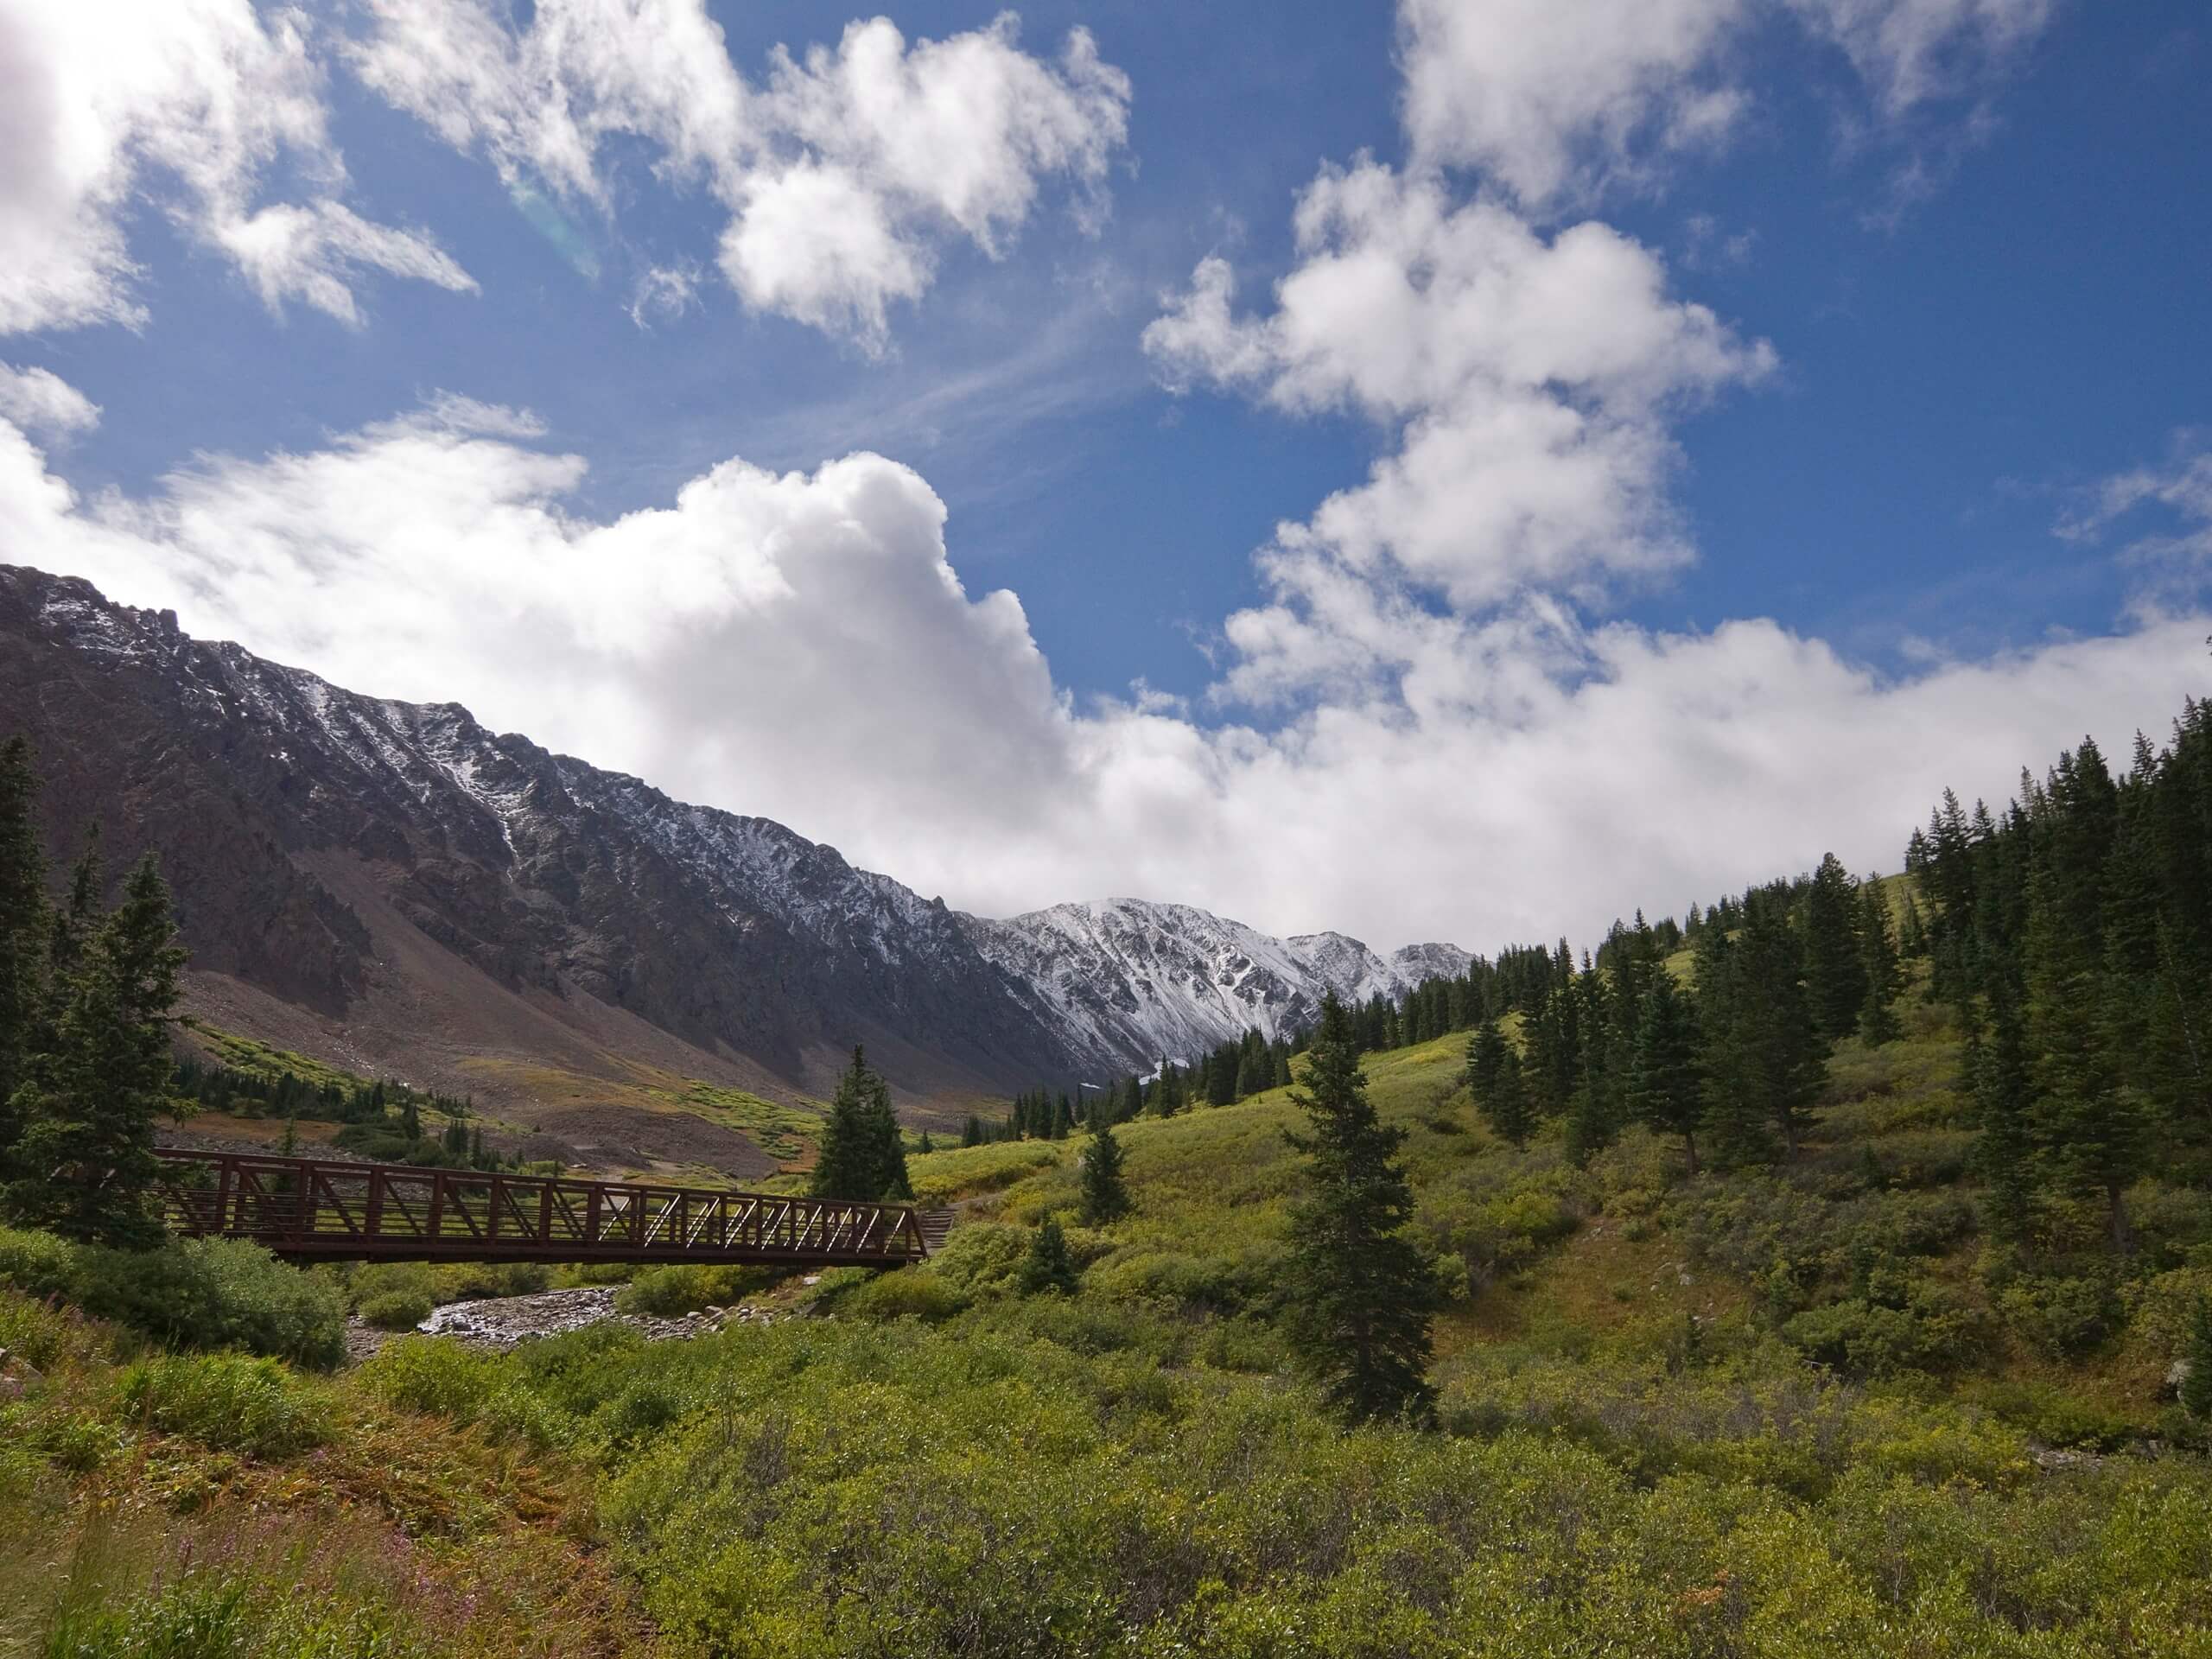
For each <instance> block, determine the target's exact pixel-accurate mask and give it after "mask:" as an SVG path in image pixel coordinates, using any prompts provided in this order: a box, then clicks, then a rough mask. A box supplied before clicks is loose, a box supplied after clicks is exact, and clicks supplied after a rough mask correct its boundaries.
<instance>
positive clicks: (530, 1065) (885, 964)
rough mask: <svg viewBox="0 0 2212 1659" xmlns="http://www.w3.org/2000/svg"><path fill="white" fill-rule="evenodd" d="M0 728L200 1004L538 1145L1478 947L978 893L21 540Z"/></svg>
mask: <svg viewBox="0 0 2212 1659" xmlns="http://www.w3.org/2000/svg"><path fill="white" fill-rule="evenodd" d="M64 711H66V716H65V712H64ZM0 729H6V730H10V731H22V732H23V733H24V734H26V735H27V736H29V738H30V740H31V741H32V743H33V745H34V747H35V752H36V753H37V754H38V755H39V757H40V764H41V771H42V772H43V773H44V776H45V789H44V792H43V797H42V798H43V804H44V810H45V814H46V817H47V823H46V828H47V830H48V836H49V839H50V841H51V842H52V844H54V845H58V846H64V847H73V846H75V845H77V844H79V842H81V841H82V840H83V838H84V837H85V836H86V834H87V833H88V831H90V830H91V829H92V826H93V825H94V824H98V826H99V833H100V835H101V836H102V837H103V842H104V849H105V854H106V855H107V857H108V858H109V860H110V861H111V867H115V866H120V865H122V864H124V863H126V862H127V861H130V860H133V859H135V858H137V856H138V855H140V854H141V853H142V852H143V851H144V850H146V849H154V850H156V851H157V852H158V853H159V854H160V855H161V859H162V868H163V871H164V873H165V874H167V876H168V880H169V881H170V883H171V884H172V887H173V888H174V890H175V898H176V906H177V912H178V915H179V918H180V921H181V926H182V929H183V933H184V938H185V942H186V944H188V946H189V947H190V949H191V951H192V958H191V962H192V966H191V970H190V973H189V975H188V1008H189V1009H190V1011H191V1013H192V1014H193V1015H194V1017H195V1018H196V1019H197V1020H200V1021H201V1022H202V1023H203V1024H204V1025H205V1026H206V1027H209V1028H212V1029H214V1030H218V1031H220V1032H224V1033H239V1034H243V1035H245V1036H247V1037H251V1038H252V1039H257V1040H259V1041H261V1042H264V1043H266V1044H269V1045H272V1046H279V1047H282V1048H284V1049H288V1050H291V1051H295V1052H299V1053H302V1054H306V1055H308V1056H312V1057H316V1058H322V1059H324V1060H327V1061H328V1062H329V1063H331V1064H333V1065H340V1066H343V1067H346V1068H348V1069H350V1070H352V1071H357V1072H363V1073H368V1074H372V1075H390V1076H394V1077H404V1078H405V1079H406V1080H408V1081H409V1082H410V1083H413V1084H417V1085H418V1086H423V1087H429V1088H434V1089H438V1090H447V1091H450V1092H455V1093H461V1092H466V1093H468V1094H471V1095H473V1096H475V1098H476V1099H477V1100H478V1101H479V1102H480V1103H482V1104H483V1105H485V1106H486V1108H488V1109H490V1110H491V1111H492V1112H493V1113H494V1114H496V1115H497V1116H498V1117H499V1118H500V1119H503V1120H505V1121H506V1122H509V1123H511V1124H513V1125H515V1126H516V1127H517V1128H519V1129H523V1130H526V1131H528V1132H529V1133H530V1135H531V1140H532V1141H533V1142H534V1145H533V1147H532V1150H533V1151H535V1152H537V1153H538V1154H541V1155H548V1156H567V1157H569V1158H574V1159H580V1160H587V1161H598V1162H610V1161H611V1162H618V1163H620V1162H627V1163H632V1164H638V1163H645V1162H663V1161H676V1162H701V1163H706V1164H711V1165H714V1166H718V1167H720V1168H721V1169H723V1170H725V1171H727V1172H728V1173H733V1174H751V1173H760V1172H763V1171H765V1170H766V1169H767V1168H768V1167H770V1166H771V1164H772V1160H771V1159H770V1158H769V1157H768V1155H767V1154H766V1153H764V1152H763V1151H762V1150H761V1149H760V1147H759V1146H758V1144H757V1143H756V1139H755V1137H753V1136H752V1135H748V1134H747V1128H746V1126H745V1125H744V1124H743V1123H742V1122H739V1121H736V1120H732V1119H728V1118H727V1116H726V1115H725V1118H724V1121H720V1122H718V1121H716V1115H715V1113H714V1112H713V1111H712V1110H710V1109H709V1110H702V1111H691V1110H684V1109H680V1108H682V1107H683V1106H684V1105H686V1104H698V1105H710V1104H711V1103H712V1102H713V1101H715V1100H716V1099H717V1098H721V1096H722V1095H723V1094H724V1093H725V1092H726V1091H742V1092H744V1093H747V1094H749V1095H751V1096H759V1097H764V1098H766V1100H769V1101H782V1102H789V1101H792V1100H796V1099H799V1098H803V1097H806V1096H821V1095H823V1094H826V1093H827V1092H828V1089H829V1084H830V1083H831V1082H832V1081H833V1079H834V1077H835V1076H836V1071H837V1070H838V1068H839V1067H840V1066H841V1065H842V1064H843V1061H844V1058H845V1057H846V1056H847V1055H848V1053H849V1051H850V1049H851V1048H852V1046H854V1045H855V1043H861V1044H865V1045H866V1046H867V1048H868V1052H869V1054H870V1056H871V1058H872V1060H873V1061H874V1064H876V1065H878V1066H879V1067H880V1068H881V1070H882V1071H884V1072H885V1074H886V1075H887V1077H889V1079H890V1080H891V1082H892V1083H893V1086H894V1087H895V1088H896V1089H897V1090H898V1091H899V1097H900V1100H901V1103H902V1106H903V1107H904V1108H905V1109H906V1112H907V1113H908V1115H909V1116H911V1117H912V1118H913V1119H914V1120H915V1121H917V1122H925V1123H930V1122H937V1123H944V1122H953V1121H957V1116H958V1114H959V1113H961V1112H963V1111H964V1110H965V1109H967V1106H968V1105H969V1103H973V1102H975V1101H977V1100H979V1099H982V1098H986V1097H990V1096H1002V1095H1004V1094H1005V1093H1007V1092H1008V1091H1009V1090H1016V1089H1020V1088H1024V1087H1030V1086H1034V1085H1036V1084H1039V1083H1049V1084H1056V1085H1058V1086H1060V1087H1064V1088H1065V1087H1069V1086H1072V1085H1074V1084H1078V1083H1083V1082H1098V1083H1103V1082H1106V1081H1109V1080H1111V1079H1114V1078H1118V1077H1122V1076H1124V1075H1127V1074H1128V1073H1131V1072H1142V1071H1150V1070H1151V1069H1152V1068H1153V1067H1154V1066H1156V1065H1158V1064H1159V1062H1160V1059H1161V1058H1162V1057H1163V1056H1165V1057H1173V1058H1178V1059H1181V1058H1188V1057H1191V1056H1192V1055H1195V1054H1198V1053H1199V1052H1203V1051H1205V1050H1206V1049H1208V1048H1211V1047H1212V1046H1216V1045H1217V1044H1220V1043H1222V1042H1224V1041H1226V1040H1230V1039H1236V1038H1239V1037H1241V1036H1243V1033H1246V1032H1247V1031H1248V1030H1253V1029H1256V1030H1258V1031H1259V1032H1261V1033H1262V1034H1264V1035H1265V1036H1267V1037H1268V1038H1271V1039H1272V1038H1274V1037H1277V1036H1280V1035H1284V1034H1287V1033H1289V1032H1291V1031H1293V1030H1294V1029H1296V1028H1298V1027H1302V1026H1303V1025H1305V1024H1306V1023H1308V1022H1309V1021H1310V1020H1312V1018H1313V1015H1314V1014H1315V1013H1316V1011H1317V1010H1318V1008H1319V1004H1320V1001H1321V999H1322V997H1323V996H1324V995H1325V993H1327V992H1329V991H1332V990H1333V991H1336V992H1337V993H1338V994H1339V995H1343V996H1344V997H1346V998H1348V999H1356V1000H1359V1001H1364V1000H1366V999H1368V998H1370V997H1372V996H1375V995H1386V996H1389V997H1391V998H1393V999H1395V998H1397V997H1399V996H1401V995H1402V994H1403V993H1405V992H1406V991H1408V990H1409V989H1411V988H1413V987H1414V985H1415V984H1417V983H1418V982H1420V981H1421V980H1422V979H1424V978H1426V977H1428V976H1432V975H1437V974H1457V973H1459V972H1462V971H1464V970H1465V967H1466V965H1467V963H1468V962H1469V960H1470V958H1469V957H1468V954H1467V952H1465V950H1460V949H1459V948H1458V947H1456V946H1453V945H1448V944H1417V945H1412V946H1408V947H1407V948H1405V949H1403V950H1397V951H1395V952H1394V953H1392V954H1390V955H1388V956H1384V955H1381V954H1378V953H1377V952H1376V951H1375V950H1371V949H1370V948H1369V947H1368V946H1367V945H1365V944H1362V943H1361V942H1360V941H1358V940H1357V939H1353V938H1346V937H1344V935H1342V934H1338V933H1319V934H1311V935H1305V936H1300V937H1298V938H1287V939H1280V938H1270V937H1268V936H1267V935H1265V934H1262V933H1260V932H1258V931H1255V930H1254V929H1252V928H1249V927H1247V926H1244V925H1242V924H1240V923H1237V922H1234V921H1230V920H1226V919H1224V918H1221V917H1218V916H1214V915H1211V914H1210V913H1208V912H1205V911H1203V910H1198V909H1194V908H1192V907H1191V906H1184V905H1173V904H1160V903H1153V902H1149V901H1147V900H1143V899H1105V900H1099V901H1091V902H1084V903H1071V904H1060V905H1054V906H1051V907H1050V908H1048V909H1045V910H1041V911H1038V912H1033V913H1031V914H1027V915H1022V916H1015V917H1012V918H1007V919H1004V920H994V919H988V918H982V917H976V916H971V915H968V914H965V913H963V912H959V911H957V910H953V909H950V908H949V907H948V906H946V905H945V903H944V900H943V899H928V898H924V897H923V896H921V895H920V894H918V893H914V892H913V891H912V890H911V889H910V888H907V887H903V886H901V885H900V884H899V882H898V881H897V880H893V878H892V877H890V876H887V875H882V874H875V873H874V872H872V871H868V870H860V869H855V868H853V867H852V866H851V865H850V864H849V863H848V862H847V861H845V860H844V859H843V858H842V856H840V855H839V854H838V853H837V851H836V849H834V848H831V847H827V846H823V845H820V844H818V843H817V842H810V841H808V840H806V839H805V838H804V836H799V835H798V834H796V833H794V832H793V831H792V830H791V829H786V828H785V826H783V825H782V824H780V823H772V822H771V821H769V820H767V819H766V818H758V817H742V816H740V815H738V814H735V813H731V812H725V811H721V810H716V809H715V808H712V807H705V806H695V805H687V804H683V803H682V802H678V801H674V800H671V799H670V798H668V797H667V796H665V795H664V794H662V793H661V792H660V791H658V790H656V789H654V788H652V786H651V785H648V784H646V783H645V782H642V781H640V780H639V779H635V778H630V777H625V776H623V775H621V774H620V773H616V772H605V771H601V770H600V769H599V768H597V767H595V766H589V765H588V764H586V763H585V762H583V761H582V760H575V759H572V758H570V757H569V756H566V755H557V754H552V753H548V752H547V751H545V750H544V749H543V748H541V747H538V746H537V745H536V744H535V743H532V742H531V741H530V740H529V739H528V738H526V737H524V736H521V735H519V734H513V733H505V734H495V733H493V732H491V731H488V730H486V728H484V727H483V726H481V725H480V724H479V723H478V722H477V721H475V720H474V719H473V718H471V716H470V715H469V713H468V711H467V709H463V708H461V707H460V706H459V705H458V704H455V703H421V704H418V703H406V702H390V701H385V700H381V699H378V698H374V697H369V696H360V695H358V694H356V693H354V692H351V691H347V690H342V689H340V688H339V687H337V686H334V685H331V684H329V683H327V682H326V681H323V680H321V679H320V678H318V677H315V675H313V674H309V673H307V672H304V671H301V670H298V669H295V668H288V667H285V666H283V665H281V664H276V663H272V662H269V661H266V660H264V659H263V658H259V657H257V656H255V655H253V654H252V653H251V652H247V651H245V650H243V649H241V648H240V647H238V645H232V644H228V643H224V642H216V641H205V640H199V639H193V638H191V637H190V636H188V635H187V634H185V633H183V632H181V631H180V630H179V628H178V626H177V623H176V620H175V616H174V615H173V614H171V613H156V612H152V611H145V610H137V609H132V608H130V607H125V606H121V605H117V604H113V603H111V602H110V601H107V600H106V599H105V598H104V597H103V596H102V595H101V594H99V592H98V591H97V590H96V589H94V588H92V586H91V585H90V584H88V583H86V582H82V581H78V580H73V579H67V578H62V577H57V576H52V575H46V574H44V573H42V572H40V571H36V570H32V569H23V568H18V567H12V566H0ZM671 1105H675V1106H677V1107H678V1108H679V1109H677V1110H673V1111H671V1110H670V1109H669V1107H670V1106H671Z"/></svg>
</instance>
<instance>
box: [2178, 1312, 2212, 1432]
mask: <svg viewBox="0 0 2212 1659" xmlns="http://www.w3.org/2000/svg"><path fill="white" fill-rule="evenodd" d="M2182 1360H2183V1363H2184V1364H2185V1365H2186V1366H2187V1367H2188V1369H2187V1370H2184V1371H2183V1373H2182V1379H2181V1403H2182V1405H2183V1408H2185V1409H2186V1410H2187V1411H2188V1412H2189V1414H2190V1416H2192V1417H2196V1418H2199V1419H2203V1420H2212V1297H2204V1296H2200V1297H2198V1298H2197V1299H2196V1308H2195V1310H2194V1311H2193V1312H2192V1313H2191V1314H2190V1321H2189V1338H2188V1341H2187V1344H2185V1345H2184V1346H2183V1350H2182Z"/></svg>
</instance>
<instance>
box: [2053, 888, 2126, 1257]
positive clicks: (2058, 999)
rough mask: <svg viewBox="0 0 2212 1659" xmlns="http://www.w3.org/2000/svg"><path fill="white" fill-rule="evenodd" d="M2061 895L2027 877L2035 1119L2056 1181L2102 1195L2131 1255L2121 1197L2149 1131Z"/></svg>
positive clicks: (2117, 1238) (2119, 1244)
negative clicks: (2108, 1034)
mask: <svg viewBox="0 0 2212 1659" xmlns="http://www.w3.org/2000/svg"><path fill="white" fill-rule="evenodd" d="M2062 894H2063V888H2062V887H2061V886H2060V884H2059V882H2058V881H2057V880H2056V878H2054V877H2052V876H2050V874H2047V873H2046V872H2043V871H2038V872H2037V873H2036V874H2035V875H2034V876H2033V877H2032V878H2031V881H2030V886H2029V899H2028V906H2029V908H2028V925H2027V938H2026V941H2025V950H2024V967H2025V969H2026V973H2027V986H2028V1002H2027V1009H2026V1026H2027V1040H2028V1049H2029V1053H2030V1057H2031V1058H2030V1060H2029V1064H2028V1076H2029V1079H2030V1082H2031V1085H2032V1087H2033V1090H2034V1104H2033V1106H2032V1108H2031V1119H2032V1122H2033V1124H2034V1128H2035V1133H2036V1139H2037V1142H2038V1143H2039V1144H2040V1145H2041V1147H2043V1149H2044V1155H2045V1158H2046V1160H2048V1163H2049V1165H2050V1168H2051V1170H2052V1172H2053V1173H2054V1175H2055V1177H2056V1179H2057V1181H2058V1182H2059V1184H2060V1185H2063V1186H2064V1187H2066V1188H2067V1189H2068V1190H2069V1191H2071V1192H2077V1193H2081V1194H2084V1195H2088V1194H2094V1195H2098V1196H2101V1198H2103V1200H2104V1202H2105V1207H2106V1215H2107V1223H2108V1225H2109V1228H2110V1230H2111V1233H2112V1242H2113V1249H2116V1250H2118V1251H2119V1252H2120V1254H2121V1255H2128V1254H2131V1253H2132V1252H2133V1249H2134V1248H2135V1237H2134V1230H2133V1227H2132V1225H2131V1224H2130V1223H2129V1220H2128V1216H2127V1205H2126V1198H2125V1197H2124V1194H2125V1193H2126V1190H2127V1187H2128V1185H2129V1183H2131V1182H2132V1181H2133V1180H2134V1179H2135V1178H2136V1176H2137V1175H2138V1174H2139V1173H2141V1170H2142V1166H2143V1160H2144V1159H2145V1155H2146V1154H2148V1152H2149V1150H2150V1139H2149V1128H2150V1125H2149V1123H2148V1122H2146V1119H2145V1113H2144V1111H2143V1109H2142V1102H2141V1100H2140V1098H2139V1096H2138V1095H2137V1094H2136V1092H2135V1091H2134V1090H2132V1089H2128V1088H2125V1087H2122V1086H2121V1085H2120V1083H2119V1081H2118V1078H2117V1075H2116V1073H2117V1068H2116V1067H2115V1066H2114V1065H2113V1061H2112V1057H2111V1056H2110V1055H2109V1054H2108V1053H2107V1052H2106V1050H2105V1046H2104V1043H2103V1041H2102V1036H2103V1030H2102V1027H2103V1023H2104V1008H2103V1006H2102V998H2101V995H2100V993H2101V989H2102V988H2101V986H2100V985H2099V984H2098V982H2097V979H2098V976H2097V974H2096V971H2095V968H2094V958H2093V957H2091V955H2090V952H2089V948H2088V942H2087V941H2086V940H2085V939H2084V938H2082V935H2081V934H2080V932H2079V931H2077V929H2076V927H2075V924H2074V920H2073V918H2070V917H2069V915H2068V914H2067V913H2066V911H2065V909H2064V907H2063V904H2062Z"/></svg>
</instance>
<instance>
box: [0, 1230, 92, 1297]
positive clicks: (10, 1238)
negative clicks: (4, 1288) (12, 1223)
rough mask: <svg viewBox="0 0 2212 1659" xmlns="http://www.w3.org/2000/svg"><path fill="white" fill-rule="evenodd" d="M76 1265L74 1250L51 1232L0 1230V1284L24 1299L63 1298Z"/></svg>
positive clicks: (67, 1290) (72, 1246) (74, 1248)
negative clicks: (18, 1291)
mask: <svg viewBox="0 0 2212 1659" xmlns="http://www.w3.org/2000/svg"><path fill="white" fill-rule="evenodd" d="M76 1262H77V1251H76V1247H75V1246H74V1245H72V1244H70V1243H67V1241H66V1240H63V1239H59V1238H56V1237H55V1236H54V1235H53V1234H52V1233H40V1232H32V1231H29V1230H24V1229H21V1228H15V1227H0V1284H4V1285H10V1286H13V1287H15V1288H16V1289H17V1290H20V1291H22V1293H23V1294H25V1295H27V1296H40V1297H45V1296H66V1295H67V1294H69V1287H70V1283H71V1281H72V1279H73V1275H74V1274H75V1272H76Z"/></svg>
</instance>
